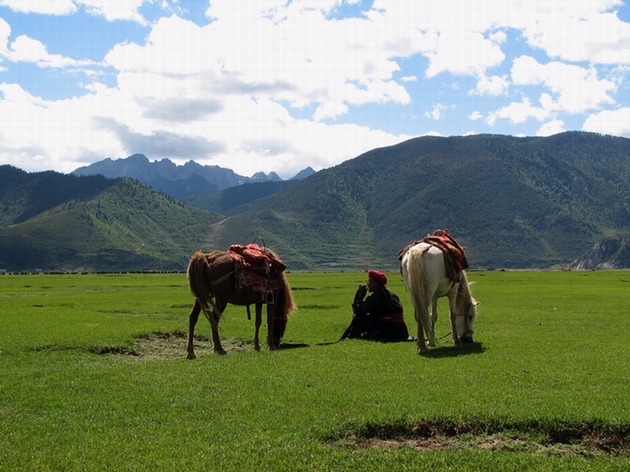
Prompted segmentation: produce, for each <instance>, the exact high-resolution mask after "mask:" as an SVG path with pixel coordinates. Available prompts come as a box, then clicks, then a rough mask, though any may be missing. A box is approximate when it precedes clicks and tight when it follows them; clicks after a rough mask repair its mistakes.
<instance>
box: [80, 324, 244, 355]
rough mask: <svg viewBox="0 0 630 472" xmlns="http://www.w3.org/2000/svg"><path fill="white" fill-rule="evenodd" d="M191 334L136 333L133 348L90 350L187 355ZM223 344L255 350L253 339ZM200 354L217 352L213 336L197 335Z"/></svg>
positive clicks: (233, 349)
mask: <svg viewBox="0 0 630 472" xmlns="http://www.w3.org/2000/svg"><path fill="white" fill-rule="evenodd" d="M187 344H188V333H184V332H183V331H172V332H168V333H166V332H162V331H156V332H153V333H151V334H142V335H139V336H136V338H135V342H134V345H133V346H132V347H126V346H96V347H93V348H91V349H90V351H91V352H94V353H95V354H102V355H112V356H125V357H127V358H129V359H136V360H167V359H177V358H185V357H186V345H187ZM221 345H222V346H223V349H225V350H226V351H227V352H228V353H231V352H239V351H245V350H249V349H253V342H251V341H243V340H240V339H222V340H221ZM195 354H196V355H197V357H202V356H212V355H214V345H213V343H212V339H210V338H208V337H205V336H195Z"/></svg>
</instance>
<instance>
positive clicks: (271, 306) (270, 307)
mask: <svg viewBox="0 0 630 472" xmlns="http://www.w3.org/2000/svg"><path fill="white" fill-rule="evenodd" d="M275 314H276V305H275V303H267V345H268V346H269V350H270V351H275V350H276V345H275V343H274V342H273V319H274V317H275Z"/></svg>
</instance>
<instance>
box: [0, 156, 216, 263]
mask: <svg viewBox="0 0 630 472" xmlns="http://www.w3.org/2000/svg"><path fill="white" fill-rule="evenodd" d="M0 183H1V184H2V186H1V187H0V188H1V190H0V202H1V203H0V269H3V270H7V271H19V270H34V269H41V270H77V269H83V270H96V271H119V270H183V269H184V268H185V266H186V263H187V261H188V258H189V257H190V255H191V254H192V253H193V252H194V251H196V250H197V249H199V248H201V247H202V246H203V244H204V242H205V237H206V235H207V233H208V231H209V227H210V225H211V224H213V223H214V222H216V221H219V220H220V219H221V217H220V216H218V215H216V214H212V213H209V212H205V211H202V210H199V209H197V208H193V207H190V206H188V205H185V204H183V203H181V202H179V201H177V200H175V199H173V198H170V197H168V196H166V195H165V194H163V193H161V192H158V191H156V190H153V189H151V188H149V187H146V186H145V185H143V184H141V183H139V182H137V181H135V180H131V179H116V180H111V179H106V178H104V177H102V176H92V177H75V176H68V175H63V174H58V173H55V172H43V173H35V174H27V173H26V172H23V171H21V170H18V169H15V168H13V167H10V166H1V167H0Z"/></svg>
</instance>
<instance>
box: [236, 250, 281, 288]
mask: <svg viewBox="0 0 630 472" xmlns="http://www.w3.org/2000/svg"><path fill="white" fill-rule="evenodd" d="M228 254H229V255H230V256H231V257H232V258H233V259H235V260H236V261H237V263H238V264H239V265H240V267H239V268H238V269H237V270H236V272H235V274H234V275H235V279H236V286H237V288H243V287H251V288H252V290H253V291H254V292H267V291H269V290H276V289H278V288H280V287H283V286H284V282H283V279H282V277H278V276H279V274H281V273H282V272H284V270H285V269H286V267H287V266H286V265H285V264H284V263H283V262H282V261H281V260H280V259H278V257H277V256H276V255H275V254H274V253H272V252H271V251H270V250H269V249H267V248H265V247H260V246H258V244H248V245H247V246H241V245H240V244H232V245H231V246H230V249H229V250H228Z"/></svg>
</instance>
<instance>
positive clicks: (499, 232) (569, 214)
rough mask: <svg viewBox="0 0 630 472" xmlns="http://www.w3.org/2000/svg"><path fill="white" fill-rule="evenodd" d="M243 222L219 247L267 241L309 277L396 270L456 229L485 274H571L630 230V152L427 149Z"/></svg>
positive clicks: (318, 177) (317, 187)
mask: <svg viewBox="0 0 630 472" xmlns="http://www.w3.org/2000/svg"><path fill="white" fill-rule="evenodd" d="M231 213H232V214H233V215H234V216H232V217H231V218H230V219H229V220H227V221H226V222H224V223H223V224H222V225H221V226H220V229H223V231H214V232H213V233H212V234H211V240H212V241H214V242H215V245H217V246H221V245H222V244H225V243H226V242H227V240H229V239H230V238H233V237H234V234H238V235H239V236H240V237H241V238H247V236H252V235H253V234H256V233H261V232H264V233H265V234H266V235H267V238H268V240H270V241H274V242H275V243H276V245H277V249H278V250H279V251H281V252H282V253H285V254H290V255H291V258H292V260H293V261H295V263H296V265H297V266H298V267H304V268H308V267H319V268H325V267H329V268H331V267H338V266H341V267H344V266H348V265H350V266H352V267H357V268H361V267H364V266H366V265H372V266H373V265H380V266H385V267H389V268H395V267H396V264H397V252H398V250H399V249H400V248H402V247H404V246H405V245H406V244H408V243H410V242H412V241H414V240H416V239H419V238H421V237H423V236H425V235H426V234H427V233H431V232H433V231H434V230H436V229H444V228H446V229H448V230H449V231H450V233H451V234H452V235H453V236H455V237H456V238H457V239H458V241H460V243H462V244H463V245H464V246H465V248H466V250H467V252H468V255H469V259H470V261H471V264H472V265H473V266H474V267H521V268H531V267H550V266H553V265H556V264H567V263H570V262H572V261H573V260H574V259H576V258H577V257H578V256H580V255H582V254H583V253H584V252H586V251H587V250H589V249H590V248H591V246H592V245H593V244H594V243H595V242H596V241H598V240H600V239H602V238H604V237H607V236H614V235H617V234H622V233H627V232H628V230H630V140H628V139H625V138H614V137H610V136H601V135H596V134H590V133H576V132H572V133H563V134H560V135H556V136H552V137H548V138H514V137H508V136H493V135H482V136H468V137H452V138H441V137H422V138H417V139H412V140H410V141H407V142H404V143H401V144H399V145H396V146H392V147H387V148H381V149H375V150H373V151H370V152H368V153H366V154H363V155H361V156H359V157H357V158H355V159H352V160H349V161H346V162H344V163H343V164H341V165H339V166H336V167H334V168H331V169H326V170H323V171H320V172H318V173H317V174H315V175H313V176H311V177H310V178H308V179H306V180H305V181H303V182H300V183H298V184H296V185H294V186H293V187H291V188H289V189H287V190H285V191H284V192H280V193H278V194H275V195H272V196H270V197H267V198H265V199H262V200H259V201H257V202H255V203H253V204H250V205H245V206H242V207H237V208H235V209H233V210H232V211H231Z"/></svg>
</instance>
